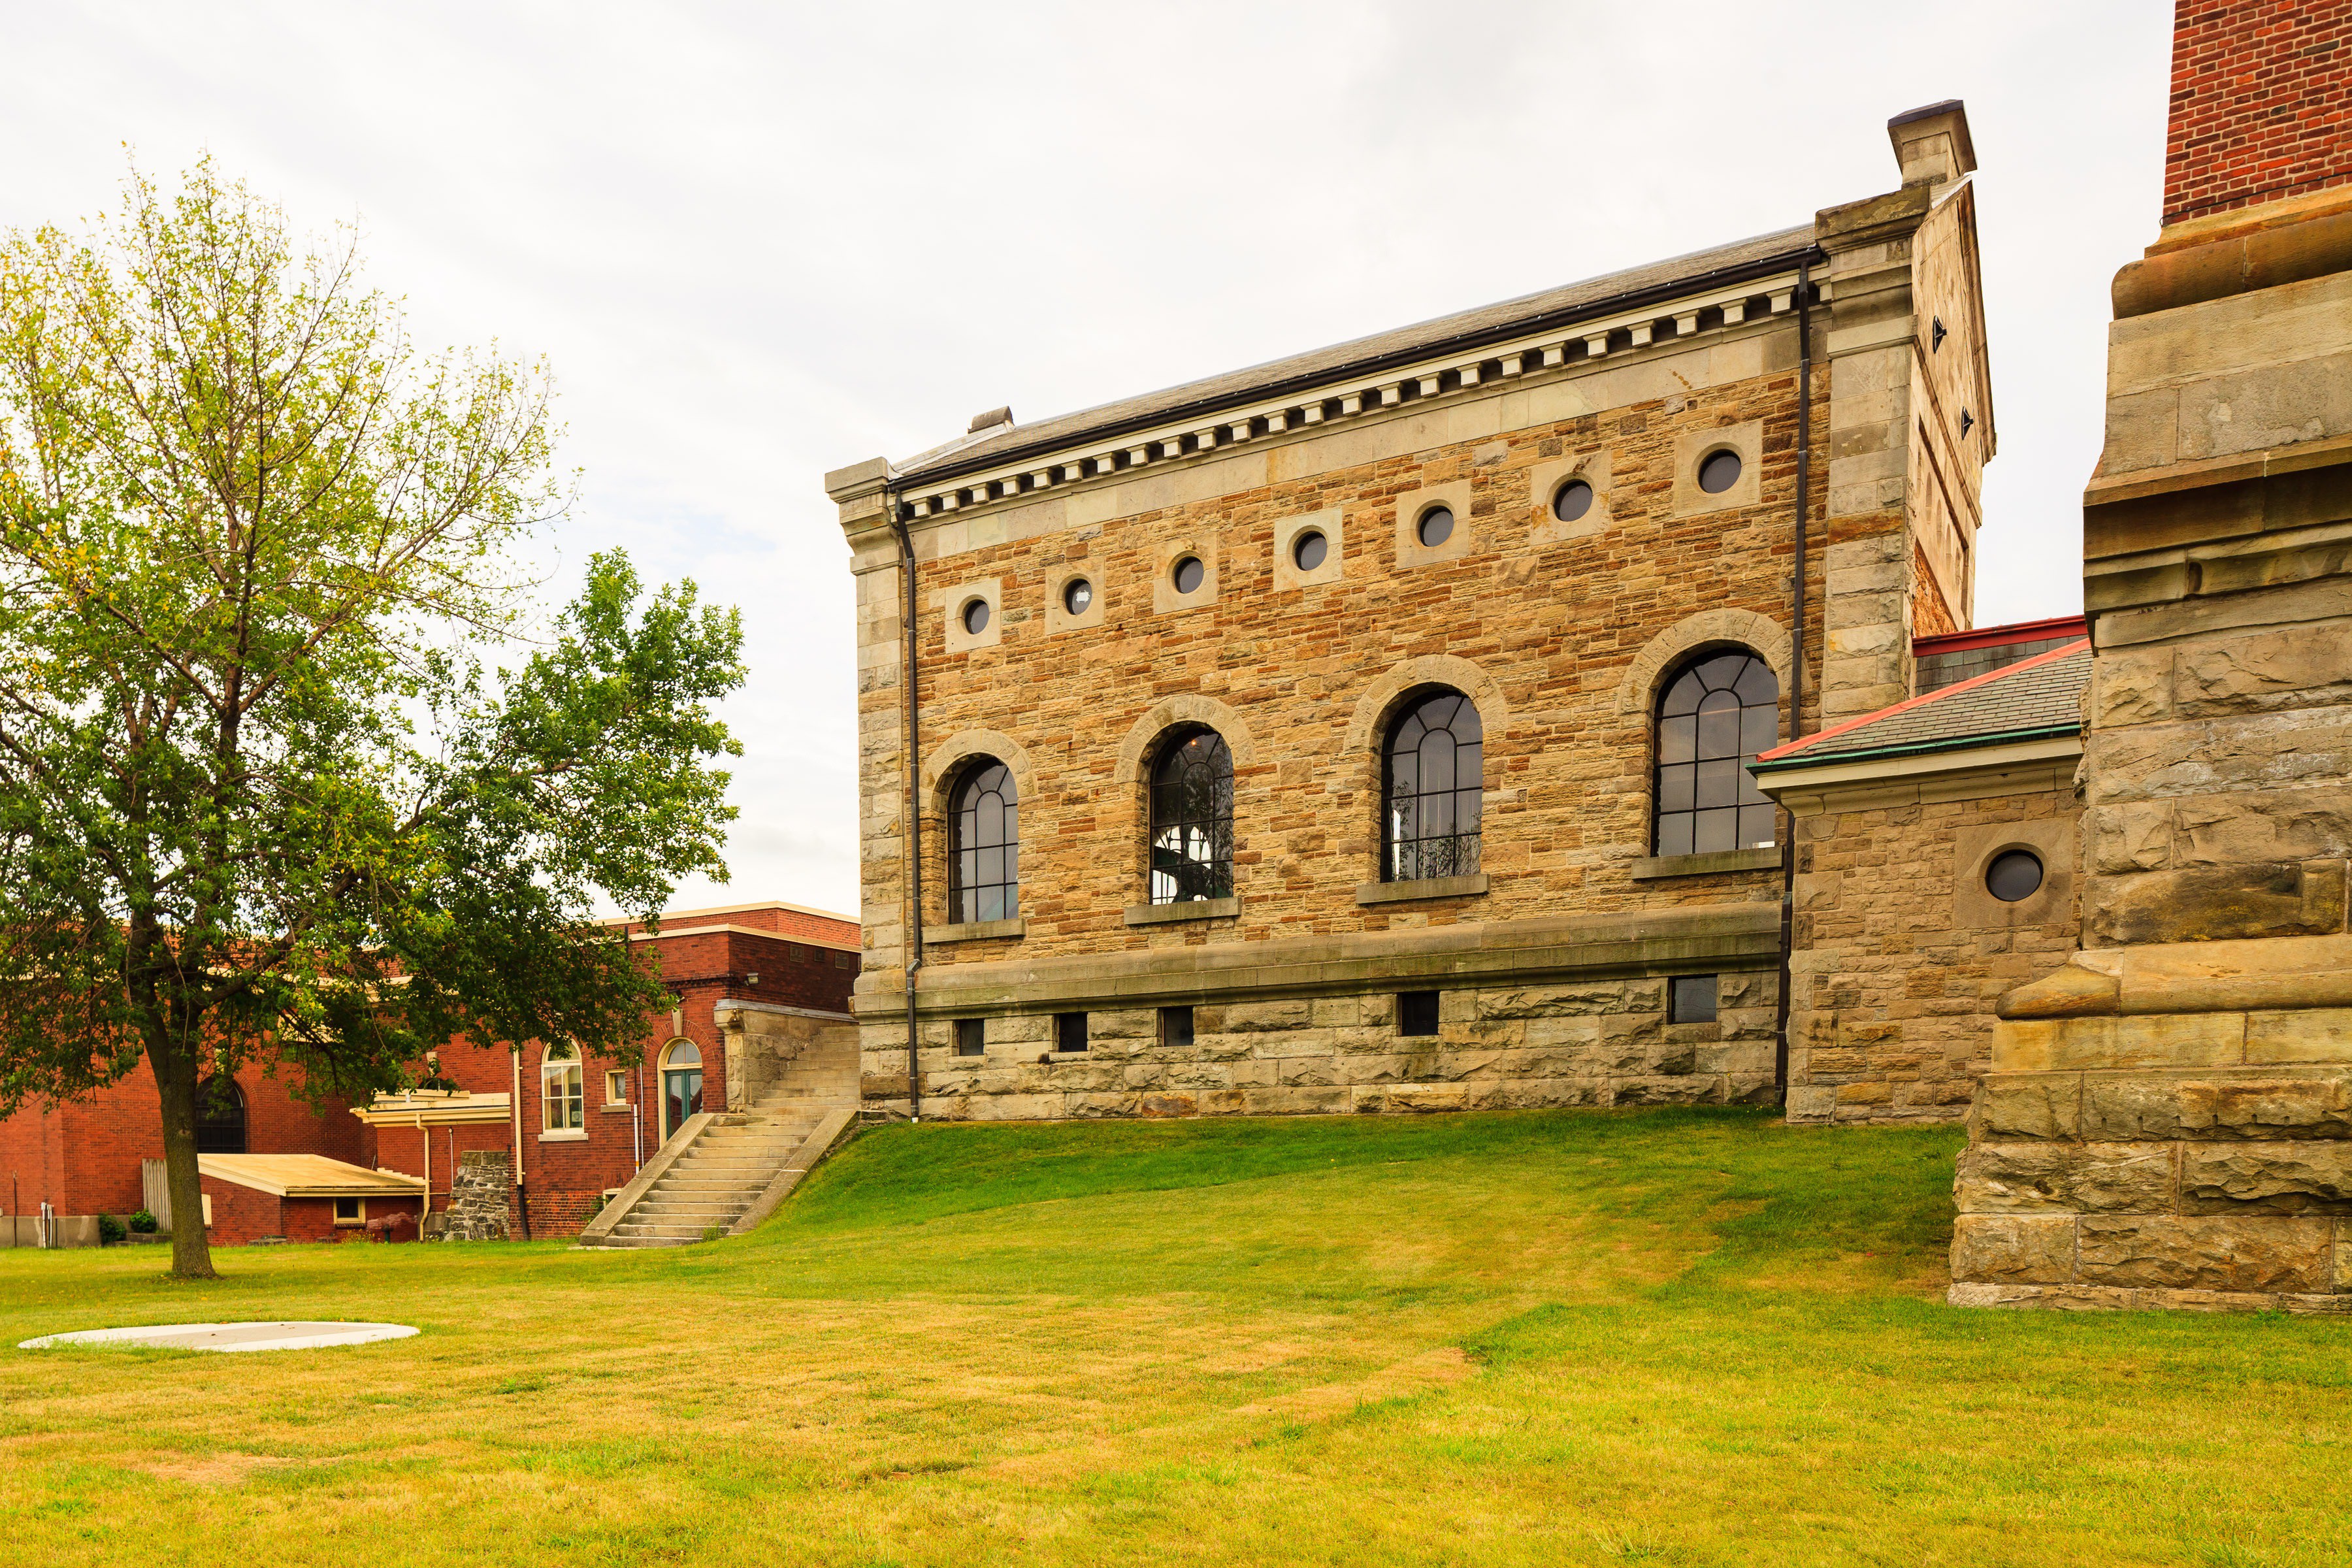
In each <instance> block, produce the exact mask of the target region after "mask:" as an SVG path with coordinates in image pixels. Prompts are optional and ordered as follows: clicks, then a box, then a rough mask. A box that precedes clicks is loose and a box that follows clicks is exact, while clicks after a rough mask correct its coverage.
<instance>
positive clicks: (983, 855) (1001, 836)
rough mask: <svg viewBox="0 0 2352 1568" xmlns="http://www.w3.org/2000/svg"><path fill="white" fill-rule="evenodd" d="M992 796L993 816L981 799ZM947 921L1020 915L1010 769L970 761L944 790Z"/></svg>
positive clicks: (1015, 796)
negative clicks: (995, 800) (996, 803)
mask: <svg viewBox="0 0 2352 1568" xmlns="http://www.w3.org/2000/svg"><path fill="white" fill-rule="evenodd" d="M986 795H997V796H998V797H999V802H1000V807H999V809H998V810H997V811H996V812H995V813H994V814H993V815H992V813H991V812H990V810H989V809H988V807H987V805H986V802H985V799H984V796H986ZM947 806H948V813H947V816H948V834H947V844H948V919H949V920H950V921H953V922H955V923H958V924H968V923H976V922H982V921H1009V920H1013V919H1016V918H1018V917H1019V915H1020V913H1021V797H1020V786H1019V784H1017V783H1016V782H1015V780H1014V777H1013V769H1012V768H1011V766H1010V765H1008V764H1007V763H1003V762H1001V761H999V760H998V759H996V758H995V757H992V756H986V755H982V756H978V757H973V758H971V760H969V761H968V762H966V763H964V765H963V766H962V767H961V768H959V769H958V770H957V771H956V773H955V777H954V779H953V781H952V782H951V783H950V785H949V788H948V797H947Z"/></svg>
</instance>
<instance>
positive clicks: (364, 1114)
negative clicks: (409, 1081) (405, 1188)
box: [352, 1089, 508, 1127]
mask: <svg viewBox="0 0 2352 1568" xmlns="http://www.w3.org/2000/svg"><path fill="white" fill-rule="evenodd" d="M507 1103H508V1097H507V1096H505V1095H503V1094H467V1092H466V1091H465V1090H464V1089H417V1090H415V1091H413V1092H411V1093H408V1094H379V1095H377V1096H376V1097H375V1100H374V1103H373V1104H370V1105H354V1106H352V1115H353V1116H356V1117H358V1118H359V1119H360V1120H361V1121H364V1122H366V1123H367V1124H368V1125H369V1126H370V1127H418V1126H423V1127H464V1126H470V1125H473V1124H475V1123H477V1122H480V1123H500V1124H503V1123H504V1122H505V1121H506V1120H507Z"/></svg>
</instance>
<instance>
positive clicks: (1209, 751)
mask: <svg viewBox="0 0 2352 1568" xmlns="http://www.w3.org/2000/svg"><path fill="white" fill-rule="evenodd" d="M1233 893H1234V754H1233V753H1232V752H1229V751H1227V750H1226V749H1225V742H1224V737H1223V736H1222V735H1220V734H1218V733H1217V732H1216V731H1214V730H1195V731H1192V732H1191V733H1190V734H1189V735H1186V734H1181V733H1180V734H1179V735H1176V736H1172V737H1171V738H1170V739H1169V740H1168V741H1167V742H1165V743H1164V744H1163V745H1162V746H1161V748H1160V760H1159V761H1158V762H1156V763H1153V764H1152V766H1151V901H1152V902H1153V903H1155V904H1183V903H1191V902H1193V901H1194V900H1201V899H1229V898H1231V897H1233Z"/></svg>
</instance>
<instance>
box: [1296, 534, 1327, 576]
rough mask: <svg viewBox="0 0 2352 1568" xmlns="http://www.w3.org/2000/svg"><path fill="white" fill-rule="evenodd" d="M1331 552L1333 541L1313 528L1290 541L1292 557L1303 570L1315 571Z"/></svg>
mask: <svg viewBox="0 0 2352 1568" xmlns="http://www.w3.org/2000/svg"><path fill="white" fill-rule="evenodd" d="M1330 553H1331V542H1330V541H1329V540H1328V539H1326V538H1324V537H1323V536H1322V535H1321V534H1320V533H1318V532H1317V531H1315V530H1313V529H1311V528H1310V529H1308V530H1307V531H1306V532H1304V533H1302V534H1300V535H1299V536H1298V537H1297V538H1296V539H1294V540H1292V541H1291V542H1290V558H1291V559H1292V560H1293V561H1296V562H1297V563H1298V569H1299V570H1300V571H1301V572H1312V571H1314V570H1315V568H1317V567H1318V566H1320V565H1322V564H1323V563H1324V561H1325V560H1326V559H1327V558H1328V557H1329V555H1330Z"/></svg>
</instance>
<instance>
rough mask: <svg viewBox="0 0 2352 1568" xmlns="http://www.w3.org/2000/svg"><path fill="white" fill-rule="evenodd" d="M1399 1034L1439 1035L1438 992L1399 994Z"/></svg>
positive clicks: (1406, 992)
mask: <svg viewBox="0 0 2352 1568" xmlns="http://www.w3.org/2000/svg"><path fill="white" fill-rule="evenodd" d="M1397 1033H1398V1034H1400V1035H1433V1034H1435V1033H1437V993H1436V992H1434V991H1400V992H1398V993H1397Z"/></svg>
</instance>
